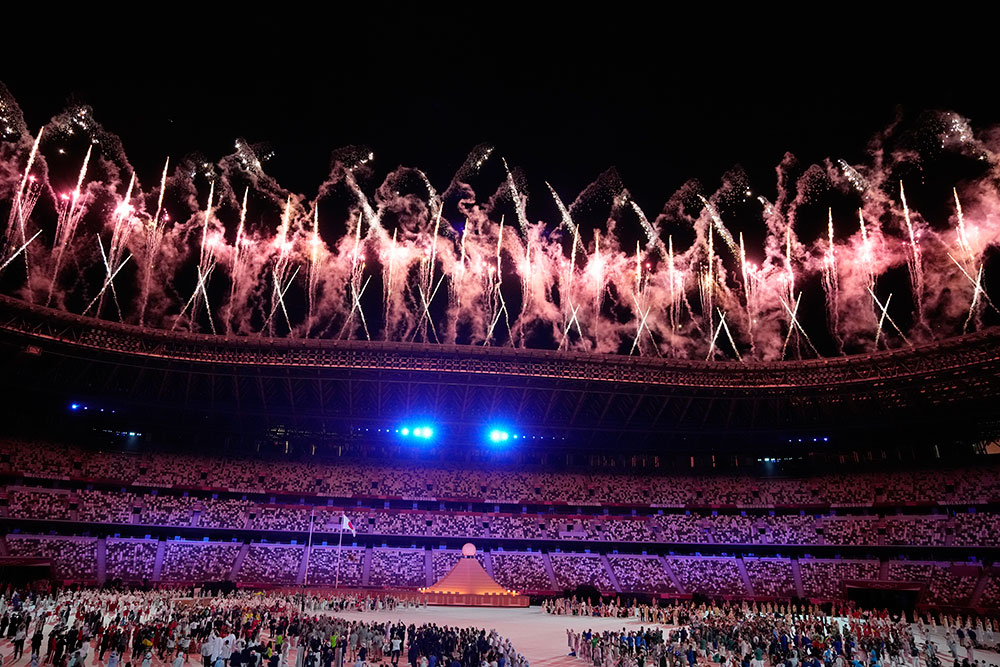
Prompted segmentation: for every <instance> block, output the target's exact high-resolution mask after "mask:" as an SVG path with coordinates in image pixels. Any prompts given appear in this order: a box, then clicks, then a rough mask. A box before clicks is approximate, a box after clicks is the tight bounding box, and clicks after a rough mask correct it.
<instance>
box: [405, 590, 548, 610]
mask: <svg viewBox="0 0 1000 667" xmlns="http://www.w3.org/2000/svg"><path fill="white" fill-rule="evenodd" d="M421 597H422V598H423V599H424V600H426V601H427V604H429V605H434V606H437V607H527V606H528V605H529V604H530V599H529V598H528V596H527V595H510V594H508V595H475V594H471V593H423V594H422V595H421Z"/></svg>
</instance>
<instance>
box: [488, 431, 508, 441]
mask: <svg viewBox="0 0 1000 667" xmlns="http://www.w3.org/2000/svg"><path fill="white" fill-rule="evenodd" d="M509 438H510V433H508V432H507V431H504V430H502V429H499V428H495V429H491V430H490V441H491V442H507V440H508V439H509Z"/></svg>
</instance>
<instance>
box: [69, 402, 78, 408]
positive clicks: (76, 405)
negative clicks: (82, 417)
mask: <svg viewBox="0 0 1000 667" xmlns="http://www.w3.org/2000/svg"><path fill="white" fill-rule="evenodd" d="M69 409H70V410H79V409H80V404H79V403H71V404H70V406H69Z"/></svg>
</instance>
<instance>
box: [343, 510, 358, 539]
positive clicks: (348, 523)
mask: <svg viewBox="0 0 1000 667" xmlns="http://www.w3.org/2000/svg"><path fill="white" fill-rule="evenodd" d="M345 530H349V531H351V535H353V536H354V537H357V536H358V531H356V530H354V524H353V523H351V520H350V519H348V518H347V515H346V514H341V515H340V532H344V531H345Z"/></svg>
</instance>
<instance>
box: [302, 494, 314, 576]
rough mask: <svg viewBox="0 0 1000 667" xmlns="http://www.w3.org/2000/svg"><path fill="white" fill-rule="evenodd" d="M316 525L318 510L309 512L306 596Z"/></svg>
mask: <svg viewBox="0 0 1000 667" xmlns="http://www.w3.org/2000/svg"><path fill="white" fill-rule="evenodd" d="M315 525H316V508H315V507H314V508H312V511H310V512H309V542H308V543H307V544H306V574H305V576H304V577H302V594H303V595H305V591H306V586H307V585H308V584H309V555H310V553H311V552H312V546H313V526H315Z"/></svg>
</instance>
